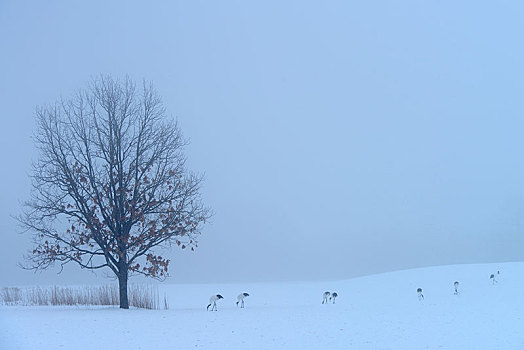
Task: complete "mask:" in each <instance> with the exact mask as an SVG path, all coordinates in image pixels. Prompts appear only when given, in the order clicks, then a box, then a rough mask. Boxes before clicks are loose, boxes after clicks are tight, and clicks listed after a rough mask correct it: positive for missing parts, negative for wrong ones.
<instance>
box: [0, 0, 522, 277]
mask: <svg viewBox="0 0 524 350" xmlns="http://www.w3.org/2000/svg"><path fill="white" fill-rule="evenodd" d="M523 34H524V4H523V3H522V2H520V1H504V2H494V1H461V2H445V1H415V0H413V1H318V2H307V1H259V2H245V1H220V2H218V1H185V2H167V1H166V2H158V1H150V2H131V1H115V2H108V1H89V2H73V1H46V2H39V1H34V2H30V1H0V67H1V68H0V102H1V103H0V117H1V124H0V150H1V151H0V152H1V153H0V155H1V164H2V172H1V173H0V177H1V178H0V180H1V181H0V186H1V187H0V205H1V207H0V234H1V236H2V240H1V241H2V244H0V266H2V268H1V269H0V285H12V284H28V283H83V282H90V281H100V282H104V280H103V278H102V276H103V274H102V273H98V277H95V276H94V275H93V274H91V273H89V272H86V271H83V272H80V273H79V272H78V269H76V268H73V267H72V266H71V267H69V268H67V269H66V270H65V271H64V273H63V274H62V275H57V274H56V271H57V270H58V269H52V270H50V271H49V272H44V273H42V274H36V275H35V274H33V273H32V272H27V271H22V270H21V269H19V268H18V267H17V266H16V264H17V263H18V262H19V261H20V259H21V256H22V254H24V252H25V251H26V250H28V249H30V248H31V245H30V243H29V241H30V239H29V236H27V235H25V236H24V235H20V234H18V232H19V229H18V227H17V224H16V222H15V221H14V220H13V219H12V218H11V216H10V215H16V214H17V213H19V212H20V202H21V201H23V200H24V199H26V198H27V197H28V193H29V179H28V172H29V170H30V164H31V159H32V158H34V157H36V156H37V154H36V151H35V149H34V147H33V143H32V140H31V138H30V137H31V134H32V132H33V130H34V126H35V124H34V110H35V107H36V106H37V105H42V104H46V103H51V102H54V101H55V100H56V99H58V98H59V97H60V96H63V97H68V96H70V95H71V94H72V93H73V92H74V91H75V90H76V89H78V88H83V87H85V86H86V84H87V83H88V82H89V80H90V79H91V78H92V77H93V76H96V75H99V74H112V75H113V76H115V77H120V76H123V75H126V74H128V75H130V76H131V77H132V78H133V79H136V80H138V81H140V80H141V79H146V80H148V81H152V82H153V83H154V84H155V86H156V88H157V90H158V93H159V94H160V95H161V96H162V97H163V99H164V103H165V105H166V107H167V109H168V112H169V115H170V116H172V117H173V118H175V117H176V118H178V120H179V122H180V125H181V127H182V130H183V132H184V135H185V136H186V137H187V138H188V139H190V141H191V144H190V146H189V147H188V148H187V152H186V153H187V156H188V158H189V161H188V164H189V166H190V167H191V168H192V169H193V170H195V171H198V172H205V174H206V182H205V187H204V190H203V194H204V198H205V200H206V202H207V203H208V204H209V205H210V206H211V207H212V208H213V209H214V211H215V213H216V214H215V217H214V218H213V221H212V224H210V225H207V227H206V228H205V229H204V233H203V235H202V237H201V239H200V245H199V249H198V250H197V251H196V252H195V253H187V252H181V251H178V250H175V251H173V253H172V254H171V255H172V257H173V266H172V270H171V272H172V276H173V277H172V278H171V279H170V281H173V282H214V281H242V280H251V281H256V280H285V279H293V280H306V279H334V278H347V277H352V276H356V275H363V274H369V273H375V272H381V271H389V270H394V269H401V268H409V267H419V266H426V265H437V264H453V263H474V262H501V261H522V260H523V259H524V158H523V150H524V138H523V137H522V133H523V130H524V114H523V111H524V98H523V96H524V68H523V67H524V66H523V62H524V46H523V45H522V35H523Z"/></svg>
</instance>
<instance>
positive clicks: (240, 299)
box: [206, 271, 500, 311]
mask: <svg viewBox="0 0 524 350" xmlns="http://www.w3.org/2000/svg"><path fill="white" fill-rule="evenodd" d="M498 275H500V271H497V273H496V274H494V273H493V274H491V275H490V276H489V279H490V280H491V283H492V284H495V283H498V281H497V276H498ZM459 285H460V283H459V281H455V282H454V283H453V287H454V290H455V292H454V293H453V294H455V295H458V294H460V292H459ZM248 296H249V294H248V293H240V294H239V295H238V296H237V302H236V305H237V307H238V306H240V308H244V299H245V298H246V297H248ZM417 296H418V300H424V294H423V293H422V288H417ZM337 297H338V293H337V292H324V294H322V304H328V303H329V302H331V301H333V304H335V300H336V299H337ZM220 299H224V297H223V296H222V295H220V294H216V295H212V296H211V297H210V298H209V305H207V308H206V309H207V310H208V311H210V310H209V307H210V306H211V311H217V310H218V309H217V301H218V300H220Z"/></svg>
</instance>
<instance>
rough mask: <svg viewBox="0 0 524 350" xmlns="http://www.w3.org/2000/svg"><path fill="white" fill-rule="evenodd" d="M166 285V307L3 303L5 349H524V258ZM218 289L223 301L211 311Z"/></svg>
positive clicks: (0, 333)
mask: <svg viewBox="0 0 524 350" xmlns="http://www.w3.org/2000/svg"><path fill="white" fill-rule="evenodd" d="M497 271H500V275H498V276H497V279H498V283H496V284H495V285H493V284H492V283H491V281H490V278H489V277H490V275H491V274H492V273H494V274H496V273H497ZM455 280H457V281H459V282H460V287H459V289H460V294H459V295H454V289H453V282H454V281H455ZM418 287H421V288H423V292H424V297H425V299H424V300H423V301H419V300H418V298H417V292H416V290H417V288H418ZM324 291H336V292H337V293H338V294H339V297H338V298H337V302H336V304H335V305H333V304H329V305H322V304H321V301H322V294H323V292H324ZM164 292H165V293H166V294H167V296H168V300H169V304H170V305H169V306H170V309H169V310H156V311H151V310H140V309H131V310H120V309H118V308H100V307H91V308H87V307H47V306H46V307H22V306H1V307H0V349H39V350H44V349H75V350H81V349H97V350H101V349H228V350H235V349H301V350H306V349H330V350H331V349H511V350H515V349H524V319H523V318H524V263H501V264H479V265H453V266H440V267H432V268H424V269H414V270H406V271H398V272H393V273H385V274H379V275H373V276H367V277H361V278H355V279H350V280H344V281H331V282H310V283H265V284H224V285H161V286H160V295H161V296H163V294H164ZM241 292H248V293H249V294H250V296H249V297H248V298H246V307H245V308H244V309H240V308H237V307H236V305H235V301H236V296H237V295H238V294H239V293H241ZM216 293H219V294H221V295H223V296H224V298H225V299H224V300H219V301H218V303H217V305H218V311H217V312H207V311H206V306H207V304H208V299H209V296H210V295H212V294H216Z"/></svg>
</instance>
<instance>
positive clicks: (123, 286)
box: [118, 269, 129, 309]
mask: <svg viewBox="0 0 524 350" xmlns="http://www.w3.org/2000/svg"><path fill="white" fill-rule="evenodd" d="M118 287H119V288H118V290H119V292H120V308H121V309H129V300H128V299H127V269H125V270H123V271H120V273H119V275H118Z"/></svg>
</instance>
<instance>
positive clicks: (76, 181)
mask: <svg viewBox="0 0 524 350" xmlns="http://www.w3.org/2000/svg"><path fill="white" fill-rule="evenodd" d="M36 116H37V120H38V129H37V131H36V133H35V142H36V145H37V147H38V149H39V151H40V155H39V159H38V160H37V161H35V162H34V163H33V169H32V174H31V178H32V192H31V196H30V199H29V200H28V201H27V202H26V203H25V204H24V212H23V213H22V214H21V215H20V216H19V218H18V220H19V222H20V223H21V224H22V226H23V227H24V228H25V229H27V230H28V231H30V232H32V233H33V239H34V244H35V246H34V249H33V250H32V251H31V252H30V254H28V255H27V256H26V257H25V258H26V260H27V261H26V263H25V267H26V268H30V269H35V270H41V269H46V268H48V267H49V266H51V265H53V264H54V263H55V262H58V263H60V264H61V267H63V265H65V264H67V263H70V262H74V263H77V264H78V265H80V266H81V267H82V268H85V269H101V268H105V267H107V268H109V269H111V271H113V273H114V274H115V275H116V277H117V278H118V281H119V291H120V307H121V308H124V309H127V308H129V303H128V298H127V282H128V277H129V275H130V274H132V273H138V274H142V275H145V276H149V277H153V278H157V279H163V278H165V277H166V276H167V274H168V265H169V259H166V258H164V257H162V256H160V255H157V254H158V252H155V250H158V249H161V248H166V247H169V246H171V245H173V244H176V245H178V246H180V247H181V248H182V249H185V248H190V249H191V250H194V248H195V247H196V246H197V240H196V237H197V236H198V235H199V234H200V233H201V229H202V226H203V224H204V223H205V221H206V219H208V218H209V217H210V216H211V212H210V210H209V209H208V208H207V207H205V206H204V205H203V204H202V202H201V196H200V185H201V184H202V176H200V175H196V174H194V173H191V172H189V171H187V170H186V167H185V161H186V158H185V156H184V154H183V147H184V146H185V145H186V142H185V141H184V139H183V137H182V134H181V131H180V128H179V127H178V125H177V123H176V122H174V121H173V120H170V119H168V118H166V112H165V108H164V106H163V104H162V101H161V100H160V98H159V97H158V96H157V94H156V92H155V90H154V89H153V87H152V86H151V85H147V84H145V83H144V86H143V88H137V87H136V85H135V84H134V83H133V82H132V81H130V80H129V78H126V79H125V80H123V81H119V80H116V79H113V78H111V77H100V78H99V79H95V80H93V81H92V82H91V84H90V85H89V87H88V88H87V89H85V90H82V91H79V92H78V93H77V94H75V96H74V97H73V98H71V99H69V100H60V101H59V102H57V103H55V104H54V105H51V106H46V107H40V108H38V109H37V111H36Z"/></svg>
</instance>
